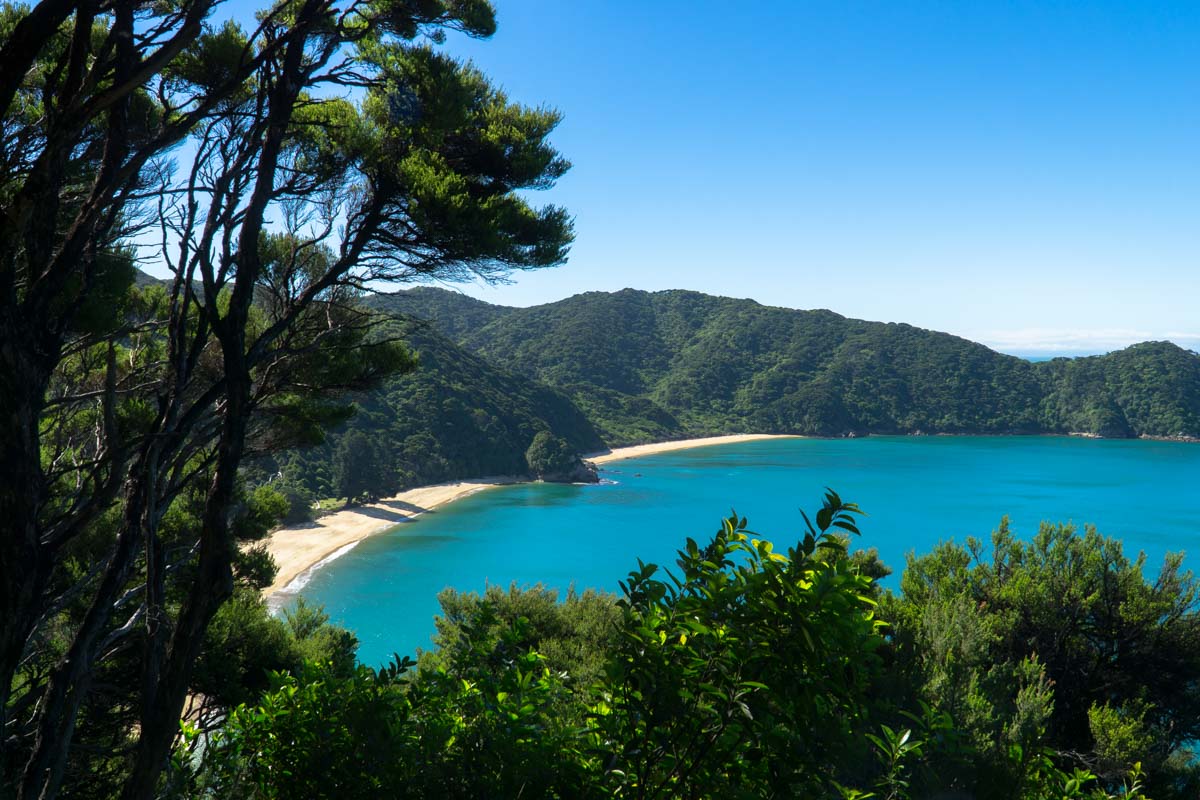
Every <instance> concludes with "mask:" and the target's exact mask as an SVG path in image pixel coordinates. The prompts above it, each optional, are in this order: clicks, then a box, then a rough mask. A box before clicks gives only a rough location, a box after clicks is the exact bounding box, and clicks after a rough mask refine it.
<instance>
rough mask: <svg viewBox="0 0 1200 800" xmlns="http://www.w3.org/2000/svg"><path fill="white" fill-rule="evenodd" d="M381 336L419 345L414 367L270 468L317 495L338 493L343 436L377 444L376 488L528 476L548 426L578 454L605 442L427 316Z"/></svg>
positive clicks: (541, 391)
mask: <svg viewBox="0 0 1200 800" xmlns="http://www.w3.org/2000/svg"><path fill="white" fill-rule="evenodd" d="M381 333H382V334H384V335H389V336H399V337H400V338H402V339H404V340H405V341H406V343H407V344H408V346H409V347H410V348H411V349H412V350H413V351H415V352H416V354H417V356H418V359H419V366H418V368H417V370H415V371H414V372H412V373H410V374H407V375H400V376H396V377H393V378H390V379H388V380H387V381H386V382H385V383H384V385H383V386H382V387H381V388H379V389H377V390H375V391H373V392H368V393H366V394H364V395H361V396H358V397H356V398H355V401H356V403H357V405H358V413H357V414H355V416H354V417H353V418H351V420H350V421H349V422H348V423H347V424H346V425H345V426H344V427H342V428H341V429H340V430H337V431H335V432H333V433H331V434H330V435H329V437H328V438H327V440H326V442H325V443H324V444H322V445H320V446H318V447H314V448H309V449H307V450H303V451H293V452H290V453H286V454H282V455H280V456H277V457H276V459H275V463H273V464H267V465H264V466H265V468H267V469H276V470H279V471H281V472H282V473H283V475H284V477H285V479H286V482H287V483H288V484H291V485H297V486H301V487H303V488H305V489H306V490H308V491H309V492H311V493H313V494H314V495H316V496H318V497H331V496H336V495H337V492H336V491H335V489H334V486H335V472H336V469H337V467H336V461H337V458H336V453H337V451H338V445H339V444H340V443H341V441H342V439H343V437H345V436H348V435H351V434H354V433H356V432H357V433H362V434H365V435H366V436H367V437H368V439H369V440H370V441H371V442H373V443H375V445H376V449H377V451H378V452H377V453H376V456H377V461H378V468H379V470H380V472H381V473H382V474H381V475H379V476H377V477H376V478H375V481H376V483H375V485H374V486H373V487H372V488H376V489H378V490H379V491H380V492H387V491H394V490H396V489H400V488H404V487H406V486H416V485H422V484H427V483H438V482H441V481H447V480H455V479H459V478H468V477H478V476H481V475H511V474H524V473H525V472H526V470H527V465H526V463H525V451H526V449H527V448H528V447H529V445H530V443H531V442H532V441H533V438H534V436H535V435H536V434H537V433H538V432H539V431H542V430H548V431H550V432H552V433H554V434H555V435H556V436H560V437H562V438H563V439H565V440H566V441H567V442H568V444H569V445H570V446H571V447H572V448H573V449H574V450H575V451H576V452H590V451H594V450H599V449H602V448H603V447H604V441H603V440H602V439H601V437H600V434H599V433H598V432H597V430H596V429H595V428H594V427H593V426H592V424H591V423H590V422H589V421H588V419H587V418H586V417H585V416H584V415H583V414H582V413H581V412H580V411H579V409H578V408H576V407H575V406H574V405H573V404H572V403H571V401H570V400H569V399H568V398H567V397H566V396H564V395H563V394H562V393H560V392H558V391H556V390H554V389H552V388H550V387H547V386H544V385H540V384H538V383H536V382H534V381H531V380H529V379H528V378H525V377H522V376H519V375H513V374H511V373H508V372H506V371H504V370H502V369H499V368H497V367H495V366H492V365H491V364H489V363H487V362H486V361H485V360H484V359H482V358H480V357H478V356H475V355H472V354H471V353H469V352H466V351H465V350H463V349H462V348H460V347H458V346H456V345H455V344H453V343H452V342H451V341H450V340H448V339H447V338H446V337H444V336H442V335H441V334H440V333H438V332H437V331H436V330H435V329H434V328H433V327H432V326H430V325H429V324H426V323H421V322H417V321H414V320H410V319H395V320H392V321H390V322H388V323H387V324H386V327H385V330H383V331H381Z"/></svg>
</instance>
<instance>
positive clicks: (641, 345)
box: [265, 287, 1200, 497]
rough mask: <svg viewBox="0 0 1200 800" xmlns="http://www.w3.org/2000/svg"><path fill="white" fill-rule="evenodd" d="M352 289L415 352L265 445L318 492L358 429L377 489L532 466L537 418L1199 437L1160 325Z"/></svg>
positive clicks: (1198, 398) (616, 423)
mask: <svg viewBox="0 0 1200 800" xmlns="http://www.w3.org/2000/svg"><path fill="white" fill-rule="evenodd" d="M363 302H364V304H365V305H366V306H367V307H368V308H370V309H372V310H373V311H376V312H379V313H381V314H383V315H386V316H387V317H390V319H389V320H388V321H386V322H385V323H384V324H383V325H382V326H381V331H382V332H383V333H385V334H386V335H388V336H395V337H399V338H401V339H403V340H404V341H406V342H407V343H408V344H409V346H410V347H411V348H412V349H413V350H414V352H416V354H417V356H418V359H419V362H420V366H419V367H418V369H417V370H416V371H415V372H411V373H408V374H405V375H399V376H395V377H392V378H390V379H388V380H387V381H385V383H384V385H383V386H382V387H381V388H379V389H377V390H374V391H372V392H368V393H365V394H363V395H360V396H358V397H357V398H356V401H357V403H358V406H359V412H358V414H357V415H356V416H355V417H354V418H353V419H351V420H350V422H349V423H348V424H347V426H346V427H345V428H344V429H342V430H340V431H336V432H334V433H332V434H331V435H330V436H329V438H328V440H327V441H326V442H325V443H324V444H323V445H321V446H319V447H316V448H312V449H309V450H306V451H293V452H291V453H285V454H282V455H279V456H276V457H275V460H274V463H270V464H267V465H265V466H267V467H268V468H270V469H273V470H274V469H279V470H281V471H282V472H283V474H284V475H285V477H286V479H287V481H286V482H287V483H289V484H292V485H297V486H302V487H303V488H304V489H305V490H306V491H307V492H310V493H312V494H313V495H315V496H318V497H327V496H331V495H337V494H338V493H337V491H336V483H337V481H336V475H335V472H336V470H337V466H336V464H337V461H338V447H339V445H340V444H341V442H342V440H343V438H344V437H345V436H346V435H347V434H351V433H353V434H355V436H356V437H357V436H358V435H359V434H362V435H364V436H365V437H366V438H367V439H368V440H370V442H371V443H372V447H373V448H374V449H375V451H376V453H375V454H374V455H373V456H372V458H373V464H372V465H371V467H370V470H369V471H371V472H372V473H373V474H375V475H376V476H377V478H376V479H375V480H374V483H377V484H378V485H377V486H374V489H375V490H376V492H377V493H386V492H390V491H395V490H398V489H401V488H404V487H408V486H416V485H420V484H426V483H433V482H438V481H445V480H454V479H458V478H467V477H477V476H481V475H492V474H522V473H526V472H528V467H527V464H526V461H525V452H526V449H527V448H528V447H529V445H530V443H531V442H532V440H533V437H534V436H535V435H536V434H537V433H538V432H539V431H548V432H550V433H552V434H554V435H555V436H557V437H560V438H562V439H563V440H565V441H566V442H567V444H569V445H570V446H571V448H573V449H574V450H575V451H577V452H588V451H593V450H598V449H602V448H603V447H605V446H610V447H617V446H622V445H628V444H636V443H641V442H648V441H662V440H668V439H681V438H689V437H696V436H709V435H717V434H723V433H744V432H754V433H785V434H805V435H814V436H863V435H868V434H1067V433H1073V434H1085V435H1094V436H1105V437H1138V436H1145V437H1163V438H1179V439H1195V438H1200V356H1198V355H1197V354H1196V353H1193V352H1190V351H1188V350H1184V349H1183V348H1180V347H1178V346H1177V345H1174V344H1172V343H1170V342H1145V343H1142V344H1138V345H1134V346H1132V347H1128V348H1126V349H1124V350H1121V351H1118V352H1114V353H1109V354H1108V355H1104V356H1091V357H1086V358H1057V359H1054V360H1052V361H1047V362H1040V363H1032V362H1029V361H1026V360H1025V359H1021V358H1017V357H1015V356H1009V355H1004V354H1002V353H997V352H995V351H993V350H990V349H988V348H987V347H985V346H983V345H981V344H978V343H975V342H971V341H968V340H966V339H962V338H960V337H957V336H951V335H949V334H945V333H938V332H936V331H929V330H924V329H922V328H916V327H913V326H911V325H905V324H897V323H880V322H866V321H863V320H856V319H848V318H846V317H843V316H840V315H838V314H835V313H833V312H832V311H825V310H817V311H798V310H793V309H786V308H774V307H770V306H763V305H760V304H759V303H757V302H754V301H753V300H735V299H731V298H725V297H713V296H711V295H705V294H700V293H698V292H688V291H665V292H653V293H651V292H642V291H635V290H632V289H626V290H623V291H620V292H614V293H605V292H589V293H587V294H581V295H576V296H574V297H570V298H567V299H565V300H561V301H559V302H556V303H548V304H546V305H541V306H533V307H531V308H510V307H505V306H498V305H492V304H489V303H485V302H482V301H480V300H476V299H473V298H470V297H467V296H465V295H462V294H459V293H457V292H453V291H447V290H444V289H435V288H428V287H421V288H416V289H410V290H407V291H401V292H396V293H394V294H388V295H373V296H369V297H367V298H364V301H363ZM356 441H358V442H359V443H361V442H362V441H363V440H362V439H361V438H358V439H356ZM343 449H344V448H343Z"/></svg>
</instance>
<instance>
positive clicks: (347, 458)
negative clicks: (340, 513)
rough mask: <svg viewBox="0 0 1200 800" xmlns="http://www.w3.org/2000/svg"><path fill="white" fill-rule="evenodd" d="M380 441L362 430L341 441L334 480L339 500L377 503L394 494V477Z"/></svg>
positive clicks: (344, 437)
mask: <svg viewBox="0 0 1200 800" xmlns="http://www.w3.org/2000/svg"><path fill="white" fill-rule="evenodd" d="M380 451H381V448H380V446H379V444H378V443H377V442H374V441H372V440H371V439H370V438H368V436H367V435H366V434H365V433H363V432H362V431H359V430H354V431H350V432H349V433H347V434H346V435H345V436H343V437H342V438H341V440H340V441H339V442H338V446H337V450H336V451H334V454H333V481H334V485H335V487H336V492H337V494H338V496H339V497H345V498H346V500H347V501H349V502H351V503H353V502H356V501H357V500H358V498H360V497H364V496H365V497H366V498H367V499H368V500H374V499H376V498H378V497H380V496H382V495H384V494H387V493H388V492H389V491H394V490H395V489H396V488H397V487H396V486H395V478H394V476H392V474H391V473H392V470H391V469H390V468H389V466H388V465H387V464H386V463H385V458H386V454H385V453H382V452H380Z"/></svg>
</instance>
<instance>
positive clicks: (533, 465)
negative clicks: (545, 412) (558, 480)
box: [525, 431, 579, 478]
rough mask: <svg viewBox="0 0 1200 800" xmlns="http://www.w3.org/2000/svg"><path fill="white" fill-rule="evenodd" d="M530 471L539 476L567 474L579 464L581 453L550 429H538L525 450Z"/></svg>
mask: <svg viewBox="0 0 1200 800" xmlns="http://www.w3.org/2000/svg"><path fill="white" fill-rule="evenodd" d="M525 462H526V463H527V464H528V465H529V471H530V472H531V473H532V474H533V475H535V476H536V477H538V478H546V477H547V476H553V475H565V474H567V473H569V472H571V470H573V469H574V468H575V467H576V465H578V464H579V455H578V454H577V453H576V452H575V451H574V450H572V449H571V445H569V444H568V443H567V440H566V439H563V438H562V437H559V436H555V435H554V434H552V433H550V431H538V432H537V434H536V435H535V436H534V437H533V441H532V442H531V443H530V444H529V449H528V450H526V451H525Z"/></svg>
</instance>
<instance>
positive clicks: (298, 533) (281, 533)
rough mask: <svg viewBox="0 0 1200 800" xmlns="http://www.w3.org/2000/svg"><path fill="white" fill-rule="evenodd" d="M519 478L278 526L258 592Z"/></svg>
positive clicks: (691, 443) (665, 445)
mask: <svg viewBox="0 0 1200 800" xmlns="http://www.w3.org/2000/svg"><path fill="white" fill-rule="evenodd" d="M786 438H794V437H787V436H770V435H765V434H736V435H732V436H709V437H706V438H703V439H681V440H679V441H674V442H658V443H656V444H640V445H635V446H633V447H618V448H617V449H615V450H607V451H605V452H602V453H593V454H591V455H587V456H584V458H586V459H587V460H588V461H592V462H594V463H596V464H607V463H609V462H611V461H620V460H621V459H625V458H635V457H637V456H648V455H653V454H654V453H666V452H669V451H672V450H686V449H689V448H692V447H705V446H707V445H714V444H734V443H737V442H749V441H754V440H757V439H786ZM524 480H525V479H524V478H521V477H513V476H498V477H492V478H479V479H476V480H470V481H455V482H453V483H439V484H435V485H433V486H420V487H417V488H415V489H408V490H407V491H403V492H401V493H400V494H398V495H396V496H394V497H389V498H386V499H384V500H380V501H379V502H377V503H371V504H370V505H365V506H357V507H355V508H348V509H345V510H343V511H338V512H336V513H333V514H328V515H326V516H324V517H321V518H320V519H318V520H317V521H315V522H312V523H310V524H308V525H305V526H303V527H298V528H282V529H280V530H277V531H275V532H274V533H272V534H271V535H270V536H268V537H267V538H266V539H265V540H264V541H265V542H266V545H267V551H268V552H269V553H270V554H271V555H272V556H274V558H275V563H276V565H278V567H279V572H278V573H277V574H276V576H275V582H274V583H272V584H271V585H270V586H268V587H267V588H266V589H264V590H263V594H264V595H265V596H268V597H269V596H271V595H274V594H276V593H279V592H283V593H285V594H288V593H289V592H287V588H288V585H289V584H291V583H292V582H293V581H295V580H296V579H297V578H299V577H300V576H302V575H304V573H306V572H308V570H310V569H312V568H313V567H315V566H317V565H318V564H320V563H321V562H322V561H325V560H326V559H329V558H331V557H334V556H335V555H337V554H340V553H342V552H345V551H346V550H348V549H349V548H350V547H352V546H353V545H355V544H357V543H358V542H360V541H362V540H363V539H365V538H367V537H368V536H371V535H372V534H376V533H381V532H383V531H386V530H388V529H389V528H393V527H395V526H396V525H398V524H399V523H401V522H404V521H405V520H409V519H412V518H413V517H415V516H417V515H418V514H421V513H423V512H425V511H432V510H433V509H435V508H438V507H439V506H444V505H446V504H447V503H452V502H454V501H455V500H458V499H460V498H463V497H466V496H467V495H471V494H475V493H476V492H479V491H482V490H484V489H490V488H492V487H493V486H506V485H510V484H513V483H521V482H523V481H524Z"/></svg>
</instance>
